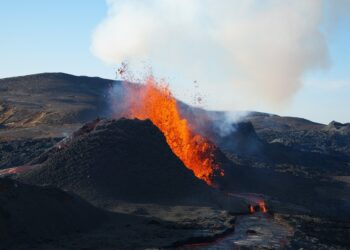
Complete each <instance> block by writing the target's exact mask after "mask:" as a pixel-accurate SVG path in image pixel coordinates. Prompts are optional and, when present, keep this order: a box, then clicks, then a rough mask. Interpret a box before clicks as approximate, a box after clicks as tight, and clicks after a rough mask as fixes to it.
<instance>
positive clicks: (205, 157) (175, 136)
mask: <svg viewBox="0 0 350 250" xmlns="http://www.w3.org/2000/svg"><path fill="white" fill-rule="evenodd" d="M127 99H129V100H128V102H130V103H129V107H128V110H127V113H126V116H127V117H129V118H138V119H141V120H144V119H150V120H151V121H152V122H153V124H154V125H155V126H157V127H158V128H159V129H160V130H161V131H162V132H163V134H164V136H165V138H166V141H167V143H168V144H169V146H170V148H171V150H172V151H173V152H174V153H175V155H177V156H178V157H179V158H180V159H181V161H182V162H183V163H184V164H185V166H186V167H187V168H189V169H191V170H192V171H193V172H194V174H195V176H197V177H198V178H200V179H202V180H204V181H206V182H207V183H208V184H210V185H212V184H213V182H212V177H213V176H214V173H215V174H216V173H218V174H219V175H224V172H223V170H221V169H220V167H219V165H218V164H216V163H215V161H214V154H213V152H214V150H215V146H214V145H213V144H212V143H210V142H209V141H208V140H207V139H205V138H204V137H202V136H201V135H199V134H196V133H195V132H194V131H193V130H192V129H191V128H190V126H189V124H188V121H187V120H186V119H184V118H183V117H182V116H181V114H180V112H179V107H178V104H177V101H176V99H175V98H174V97H173V95H172V94H171V92H170V90H169V88H168V86H167V84H165V83H158V82H157V81H156V80H155V79H154V78H153V77H149V78H147V79H146V81H145V85H144V86H142V87H141V88H140V89H139V90H138V91H132V92H131V93H129V94H128V97H127ZM130 99H131V100H130Z"/></svg>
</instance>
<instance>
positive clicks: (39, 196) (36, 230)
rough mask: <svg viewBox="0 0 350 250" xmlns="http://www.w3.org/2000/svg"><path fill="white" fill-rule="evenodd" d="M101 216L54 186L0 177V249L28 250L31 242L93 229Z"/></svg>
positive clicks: (95, 210)
mask: <svg viewBox="0 0 350 250" xmlns="http://www.w3.org/2000/svg"><path fill="white" fill-rule="evenodd" d="M104 218H105V215H104V213H102V212H100V211H99V210H98V209H96V208H94V207H93V206H91V205H90V204H88V203H87V202H85V201H83V200H81V199H80V198H78V197H75V196H72V195H69V194H67V193H66V192H64V191H61V190H59V189H57V188H48V187H36V186H31V185H26V184H22V183H19V182H17V181H14V180H10V179H4V178H0V249H4V248H5V249H7V248H8V247H12V246H14V245H16V246H18V245H23V246H25V248H26V249H28V248H29V246H30V245H29V244H31V243H33V242H43V241H50V240H53V239H57V238H58V237H61V236H64V235H69V234H72V233H77V232H84V231H87V230H89V229H92V228H94V227H96V226H97V225H99V224H100V223H101V222H102V221H103V220H104ZM23 249H24V248H23Z"/></svg>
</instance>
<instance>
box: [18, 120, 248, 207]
mask: <svg viewBox="0 0 350 250" xmlns="http://www.w3.org/2000/svg"><path fill="white" fill-rule="evenodd" d="M33 163H35V164H39V166H38V167H36V168H35V169H34V170H32V171H30V172H27V173H25V174H22V175H21V176H20V177H19V178H20V179H21V180H23V181H25V182H28V183H32V184H37V185H52V186H56V187H59V188H62V189H64V190H68V191H70V192H73V193H75V194H78V195H80V196H81V197H83V198H85V199H86V200H88V201H90V202H92V203H95V204H98V203H100V202H106V201H109V200H123V201H128V202H157V203H174V202H175V203H178V204H180V203H186V204H188V203H190V204H196V203H208V204H215V203H217V202H218V200H220V199H224V198H223V197H222V195H221V194H220V193H219V191H218V190H215V189H213V188H211V187H210V186H208V185H207V184H206V183H205V182H204V181H202V180H200V179H198V178H197V177H196V176H195V175H194V173H193V172H192V171H191V170H189V169H187V168H186V167H185V166H184V164H183V163H182V162H181V161H180V160H179V159H178V158H177V157H176V156H175V154H174V153H173V152H172V151H171V149H170V148H169V146H168V144H167V143H166V140H165V137H164V135H163V134H162V133H161V131H160V130H159V129H158V128H157V127H156V126H154V125H153V123H152V122H151V121H150V120H144V121H141V120H138V119H134V120H129V119H119V120H95V121H94V122H91V123H88V124H86V125H85V126H83V127H82V128H81V129H80V130H78V131H77V132H76V133H74V135H73V136H72V137H71V138H70V139H69V140H66V141H63V142H62V143H60V144H58V145H57V146H56V148H54V149H53V150H51V151H50V152H48V153H47V154H45V155H42V156H41V157H39V158H38V159H37V160H36V161H33ZM231 202H233V203H232V204H231V205H232V207H231V208H232V209H233V210H234V209H235V208H237V209H238V210H240V209H243V208H245V205H244V204H243V203H240V202H238V201H231Z"/></svg>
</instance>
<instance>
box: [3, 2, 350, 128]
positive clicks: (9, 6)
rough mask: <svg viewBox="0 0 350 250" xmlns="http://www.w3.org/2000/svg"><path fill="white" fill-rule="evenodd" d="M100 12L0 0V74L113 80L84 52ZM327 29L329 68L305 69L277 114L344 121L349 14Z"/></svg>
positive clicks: (97, 7)
mask: <svg viewBox="0 0 350 250" xmlns="http://www.w3.org/2000/svg"><path fill="white" fill-rule="evenodd" d="M106 13H107V5H106V3H105V1H103V0H89V1H86V0H74V1H73V0H59V1H58V0H57V1H47V0H32V1H25V0H1V2H0V34H1V35H0V78H4V77H11V76H18V75H27V74H33V73H41V72H66V73H71V74H75V75H88V76H100V77H105V78H112V79H113V78H114V77H115V73H114V72H115V69H116V67H117V66H113V65H112V66H111V65H106V64H105V63H103V62H102V61H100V60H99V59H98V58H96V57H95V56H94V55H92V53H91V51H90V46H91V36H92V32H93V30H94V29H95V28H96V26H97V25H98V24H99V23H100V22H101V20H102V19H103V18H104V17H105V16H106ZM328 33H330V34H329V35H327V40H328V45H329V55H330V60H331V65H330V68H329V69H327V70H315V71H311V72H308V73H307V74H306V75H305V76H304V79H303V80H304V83H305V84H304V85H303V87H302V88H301V89H300V90H299V91H298V92H297V93H296V95H295V96H294V97H293V99H292V101H291V102H290V104H289V105H287V106H286V107H285V108H284V109H283V110H280V111H278V114H281V115H288V116H298V117H304V118H307V119H310V120H314V121H318V122H322V123H328V122H330V121H331V120H337V121H340V122H350V68H349V65H350V19H349V18H348V17H347V18H346V17H344V18H341V20H339V22H338V23H337V25H335V26H334V27H333V29H332V31H331V32H328ZM165 77H167V76H165ZM170 79H171V78H170ZM204 96H205V95H204ZM179 98H180V99H181V96H179ZM256 109H257V110H259V111H264V112H274V111H275V109H273V108H269V107H268V106H262V107H261V108H259V107H257V108H256Z"/></svg>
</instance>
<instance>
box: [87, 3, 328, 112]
mask: <svg viewBox="0 0 350 250" xmlns="http://www.w3.org/2000/svg"><path fill="white" fill-rule="evenodd" d="M107 4H108V8H109V10H108V14H107V17H106V18H105V19H104V20H103V21H102V22H101V23H100V24H99V25H98V26H97V27H96V29H95V31H94V32H93V37H92V45H91V50H92V52H93V54H94V55H96V56H97V57H98V58H100V59H101V60H103V61H104V62H106V63H108V64H120V63H121V62H122V61H125V60H126V61H128V62H131V64H132V63H133V62H141V61H145V62H147V63H149V64H150V65H152V67H154V68H156V69H160V70H162V72H176V74H177V75H179V76H180V77H178V79H185V81H188V82H193V81H194V80H197V81H199V82H200V83H201V84H202V86H204V87H205V88H206V89H207V90H212V91H217V92H219V93H218V94H220V93H222V95H221V96H220V98H222V99H225V98H226V99H225V101H223V102H224V103H225V104H230V105H231V104H232V103H230V102H231V100H230V98H228V97H227V96H228V95H225V93H226V94H227V93H235V94H236V95H240V96H241V98H242V99H245V101H246V102H258V101H265V102H269V103H270V104H273V105H275V104H276V103H278V104H283V103H286V102H288V100H290V98H291V97H292V96H293V94H295V93H296V92H297V91H298V89H299V88H300V87H301V86H302V77H303V75H304V74H305V73H307V72H308V71H310V70H313V69H325V68H327V67H328V66H329V56H328V51H327V50H328V49H327V43H326V38H325V35H324V33H323V32H322V31H321V29H322V24H323V21H324V8H325V4H326V1H323V0H307V1H295V0H285V1H280V0H221V1H217V0H176V1H174V0H149V1H139V0H108V1H107ZM155 74H156V75H157V72H155ZM225 96H226V97H225ZM231 96H232V95H231ZM231 98H232V97H231ZM275 106H276V105H275ZM216 108H226V109H227V107H225V105H222V106H220V107H216Z"/></svg>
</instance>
